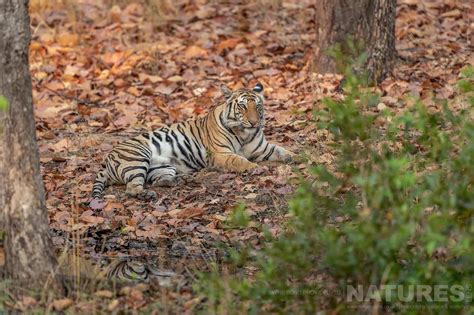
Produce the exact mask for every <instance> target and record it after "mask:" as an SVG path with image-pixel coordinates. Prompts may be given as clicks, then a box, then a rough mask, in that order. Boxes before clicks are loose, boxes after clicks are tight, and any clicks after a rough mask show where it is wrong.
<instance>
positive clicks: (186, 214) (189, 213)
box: [176, 208, 204, 219]
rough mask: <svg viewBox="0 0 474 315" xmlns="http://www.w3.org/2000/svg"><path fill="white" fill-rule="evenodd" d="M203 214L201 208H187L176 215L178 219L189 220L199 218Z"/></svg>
mask: <svg viewBox="0 0 474 315" xmlns="http://www.w3.org/2000/svg"><path fill="white" fill-rule="evenodd" d="M203 214H204V209H203V208H187V209H184V210H180V211H179V212H177V213H176V217H177V218H178V219H190V218H195V217H200V216H202V215H203Z"/></svg>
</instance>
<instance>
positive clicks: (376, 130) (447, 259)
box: [195, 67, 474, 314]
mask: <svg viewBox="0 0 474 315" xmlns="http://www.w3.org/2000/svg"><path fill="white" fill-rule="evenodd" d="M473 73H474V71H473V68H472V67H469V68H466V69H464V70H463V71H462V73H461V78H460V81H459V85H458V88H459V96H458V97H457V98H456V99H455V100H452V101H450V102H451V103H450V104H448V102H447V101H439V102H440V103H439V104H440V105H442V108H443V110H442V111H434V110H430V109H428V108H427V107H426V106H424V105H423V103H422V102H420V101H418V102H416V104H415V105H414V106H412V107H411V108H409V109H407V110H405V111H403V112H401V113H400V114H394V113H392V112H389V111H382V112H377V111H374V110H373V106H374V105H376V104H378V96H377V95H375V94H373V93H370V92H364V91H367V89H363V88H361V79H359V78H358V77H356V76H355V75H353V74H349V73H348V76H347V80H346V83H345V85H344V90H345V97H344V99H343V100H333V99H326V100H324V101H323V104H324V108H323V109H322V110H320V111H318V112H315V118H316V119H317V120H318V121H319V127H320V128H327V129H328V130H329V131H330V132H331V133H332V134H333V135H334V139H335V146H334V149H335V151H336V152H337V162H336V165H335V168H334V169H332V170H329V169H327V168H325V167H323V166H310V171H311V178H310V179H306V180H304V181H302V183H301V185H300V187H299V189H298V190H297V192H296V194H295V195H294V197H293V198H292V199H291V200H290V202H289V211H290V213H291V215H292V216H291V219H290V220H289V221H288V223H287V226H286V230H285V233H283V234H282V235H280V236H279V237H278V238H275V239H271V238H269V241H268V243H266V246H265V248H264V249H263V250H262V251H260V252H257V253H254V254H253V255H249V252H251V251H249V250H245V251H244V252H245V257H247V259H246V263H247V264H248V265H252V266H255V267H257V270H258V271H257V272H256V273H255V274H254V276H253V277H248V276H246V275H245V274H244V273H243V272H241V273H238V272H237V273H233V274H221V273H220V272H219V271H218V269H217V268H214V269H213V271H212V272H211V273H209V274H202V275H201V278H200V280H199V281H198V283H197V284H196V287H195V288H196V290H198V291H200V292H202V293H203V294H204V295H206V296H207V297H208V300H207V301H208V303H207V304H206V308H207V309H206V312H209V311H211V312H215V313H241V312H245V313H255V314H258V313H261V312H262V311H266V312H276V313H287V312H290V311H292V312H297V313H314V311H318V310H322V309H326V310H336V311H338V312H340V313H348V314H352V313H354V308H355V307H361V308H360V309H359V310H362V307H367V306H368V307H371V308H377V307H386V308H390V309H391V310H392V311H397V310H399V311H400V312H402V313H436V314H438V313H443V312H445V313H449V314H451V313H454V312H458V313H463V312H464V313H469V312H472V311H473V308H472V301H473V297H472V294H474V292H473V291H472V290H474V289H473V287H471V286H472V284H473V279H474V254H473V253H474V250H473V248H474V218H473V212H474V193H473V181H474V141H473V139H474V124H473V114H474V112H473V107H474V98H473V93H472V92H473V78H474V74H473ZM454 108H456V110H454ZM241 221H242V222H244V221H246V220H241ZM236 256H238V255H235V251H234V255H231V258H232V259H231V260H232V261H235V262H238V263H239V265H241V264H242V259H240V258H241V257H240V258H239V257H236ZM370 285H374V286H375V288H376V289H375V290H373V291H372V293H373V294H374V297H373V299H372V300H370V301H362V302H361V301H359V302H354V300H350V301H349V300H348V295H349V292H353V291H350V290H353V288H357V287H358V286H362V287H363V288H364V289H365V291H364V295H363V297H364V298H366V296H367V294H366V293H367V291H370V288H371V287H370ZM384 285H385V287H384ZM389 285H399V286H400V287H401V288H404V289H405V290H406V291H403V292H404V294H405V295H406V294H408V293H410V291H409V288H410V285H425V286H429V290H432V289H433V288H435V286H440V285H447V286H449V287H448V290H449V291H448V297H449V303H444V302H443V301H444V300H443V298H442V299H439V298H438V299H437V298H436V296H434V295H433V293H432V292H431V293H429V294H428V296H429V297H431V298H433V299H434V300H435V301H434V302H433V301H430V300H429V299H426V297H425V298H423V296H422V297H421V298H420V296H419V292H416V291H414V292H415V293H414V294H417V293H418V295H416V296H415V297H413V298H410V297H409V298H406V299H405V298H404V294H400V293H399V294H393V295H392V296H387V294H386V293H387V292H388V291H389V290H390V287H387V286H389ZM453 285H454V286H455V287H453ZM397 288H398V287H397ZM414 290H416V287H414ZM456 290H457V291H456ZM459 290H460V291H462V293H463V294H465V295H464V296H462V295H461V294H460V293H459ZM393 292H398V291H393ZM393 292H392V293H393ZM377 294H379V295H380V299H378V298H377ZM353 297H354V296H353ZM417 298H420V300H417ZM436 299H437V300H436ZM436 302H438V303H436ZM413 304H416V305H415V306H417V307H418V308H409V306H410V305H413ZM446 306H449V308H448V309H446V308H443V307H446ZM436 307H438V308H436Z"/></svg>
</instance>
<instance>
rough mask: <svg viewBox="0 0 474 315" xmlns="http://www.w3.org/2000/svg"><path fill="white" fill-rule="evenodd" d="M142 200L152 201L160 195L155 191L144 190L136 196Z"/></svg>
mask: <svg viewBox="0 0 474 315" xmlns="http://www.w3.org/2000/svg"><path fill="white" fill-rule="evenodd" d="M136 197H137V198H138V199H140V200H144V201H150V200H156V199H158V195H157V194H156V192H154V191H153V190H143V191H142V192H141V193H139V194H138V195H137V196H136Z"/></svg>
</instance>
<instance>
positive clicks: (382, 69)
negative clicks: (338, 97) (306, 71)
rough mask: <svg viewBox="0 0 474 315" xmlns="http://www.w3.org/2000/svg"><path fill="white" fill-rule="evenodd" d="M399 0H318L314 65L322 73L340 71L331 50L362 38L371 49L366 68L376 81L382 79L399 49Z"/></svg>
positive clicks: (391, 65) (364, 44)
mask: <svg viewBox="0 0 474 315" xmlns="http://www.w3.org/2000/svg"><path fill="white" fill-rule="evenodd" d="M396 5H397V2H396V0H317V1H316V23H317V25H316V45H315V47H316V51H315V60H314V66H315V70H316V71H317V72H319V73H327V72H336V70H337V69H336V64H335V62H334V60H332V59H331V57H329V56H328V55H327V50H328V49H329V48H331V47H332V46H334V45H335V44H337V43H339V44H341V47H342V49H343V52H344V51H345V52H348V49H347V45H346V40H347V39H348V37H351V38H352V39H353V40H354V41H360V42H362V45H363V49H364V50H365V51H366V52H367V62H366V64H365V69H364V70H366V71H367V72H368V74H369V78H370V79H371V80H373V81H376V82H378V81H381V80H382V79H383V78H384V76H385V75H386V74H387V73H388V72H389V71H390V70H391V69H392V67H393V61H394V59H395V56H396V50H395V13H396Z"/></svg>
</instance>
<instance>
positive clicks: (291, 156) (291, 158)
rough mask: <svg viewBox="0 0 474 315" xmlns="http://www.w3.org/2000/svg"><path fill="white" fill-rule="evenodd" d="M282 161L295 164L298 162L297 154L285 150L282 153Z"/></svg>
mask: <svg viewBox="0 0 474 315" xmlns="http://www.w3.org/2000/svg"><path fill="white" fill-rule="evenodd" d="M282 161H283V163H285V164H297V163H298V156H297V155H296V154H295V153H293V152H291V151H288V150H286V152H285V153H284V155H283V157H282Z"/></svg>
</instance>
